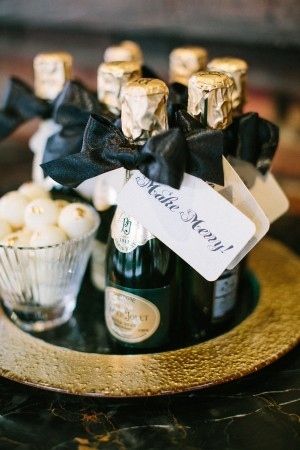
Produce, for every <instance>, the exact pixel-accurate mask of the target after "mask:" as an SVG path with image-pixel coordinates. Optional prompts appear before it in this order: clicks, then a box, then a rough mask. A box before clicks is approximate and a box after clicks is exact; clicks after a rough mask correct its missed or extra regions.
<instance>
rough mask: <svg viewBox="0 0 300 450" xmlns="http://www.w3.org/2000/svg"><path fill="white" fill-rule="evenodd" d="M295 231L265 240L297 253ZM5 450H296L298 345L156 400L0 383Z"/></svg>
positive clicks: (290, 222) (0, 447)
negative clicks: (227, 376)
mask: <svg viewBox="0 0 300 450" xmlns="http://www.w3.org/2000/svg"><path fill="white" fill-rule="evenodd" d="M287 230H290V232H289V233H286V231H287ZM299 230H300V219H299V218H296V217H294V218H293V217H285V218H283V219H281V220H279V221H278V222H277V223H276V224H275V225H274V226H273V227H272V230H271V235H272V236H273V237H276V238H278V239H280V240H282V241H283V242H285V243H286V244H287V245H289V246H290V247H292V248H293V249H294V250H296V251H298V252H299V251H300V249H299V239H298V238H299ZM95 332H96V331H95ZM11 449H18V450H48V449H49V450H50V449H57V450H58V449H60V450H63V449H80V450H88V449H109V450H121V449H122V450H123V449H137V450H143V449H146V450H152V449H153V450H160V449H161V450H169V449H180V450H193V449H199V450H200V449H201V450H219V449H220V450H253V449H255V450H269V449H270V450H299V449H300V348H297V349H295V350H293V351H292V352H291V353H289V354H288V355H287V356H285V357H284V358H282V359H281V360H279V361H277V362H276V363H275V364H273V365H272V366H269V367H268V368H266V369H264V370H261V371H260V372H258V373H256V374H254V375H251V376H249V377H247V378H244V379H241V380H239V381H235V382H232V383H228V384H226V385H224V386H220V387H217V388H211V389H207V390H203V391H198V392H193V393H190V394H181V395H176V396H165V397H157V398H146V399H133V400H130V399H123V400H122V399H121V400H116V399H114V400H108V399H93V398H84V397H75V396H70V395H62V394H57V393H53V392H46V391H42V390H38V389H34V388H29V387H27V386H22V385H19V384H17V383H14V382H11V381H8V380H4V379H1V380H0V450H11Z"/></svg>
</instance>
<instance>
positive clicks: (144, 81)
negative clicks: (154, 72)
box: [123, 78, 169, 97]
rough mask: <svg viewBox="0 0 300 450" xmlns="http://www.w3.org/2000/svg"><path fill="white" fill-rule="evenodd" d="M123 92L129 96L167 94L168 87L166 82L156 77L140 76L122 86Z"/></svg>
mask: <svg viewBox="0 0 300 450" xmlns="http://www.w3.org/2000/svg"><path fill="white" fill-rule="evenodd" d="M123 94H124V95H126V96H131V97H149V96H151V95H157V94H162V95H168V94H169V89H168V86H167V85H166V83H164V82H163V81H162V80H158V79H157V78H140V79H139V80H136V81H131V82H129V83H128V84H127V85H126V86H124V89H123Z"/></svg>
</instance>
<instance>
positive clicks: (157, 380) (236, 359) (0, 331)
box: [0, 239, 300, 397]
mask: <svg viewBox="0 0 300 450" xmlns="http://www.w3.org/2000/svg"><path fill="white" fill-rule="evenodd" d="M250 267H251V269H252V270H254V272H255V274H256V276H257V277H258V279H259V281H260V299H259V303H258V306H257V307H256V309H255V310H254V311H253V312H252V314H250V315H249V316H248V317H247V318H246V319H245V320H244V321H243V322H242V323H241V324H239V325H238V326H236V327H235V328H233V329H232V330H230V331H229V332H228V333H226V334H223V335H221V336H219V337H217V338H215V339H211V340H209V341H207V342H204V343H201V344H197V345H194V346H191V347H187V348H183V349H178V350H174V351H169V352H163V353H153V354H146V355H103V354H94V353H82V352H78V351H73V350H69V349H65V348H63V347H57V346H55V345H51V344H48V343H46V342H44V341H42V340H40V339H37V338H34V337H32V336H30V335H29V334H26V333H25V332H23V331H21V330H20V329H18V328H17V327H16V326H15V325H14V324H13V323H12V322H11V321H10V320H9V319H8V318H7V317H6V316H5V315H4V314H3V312H0V341H1V346H0V375H2V376H3V377H6V378H8V379H11V380H14V381H17V382H20V383H25V384H28V385H31V386H36V387H39V388H43V389H49V390H54V391H58V392H64V393H68V394H76V395H87V396H95V397H96V396H97V397H135V396H139V397H140V396H152V395H161V394H169V393H179V392H184V391H191V390H194V389H200V388H205V387H208V386H212V385H217V384H221V383H225V382H228V381H231V380H235V379H238V378H240V377H243V376H245V375H248V374H251V373H253V372H256V371H257V370H259V369H261V368H262V367H265V366H267V365H268V364H270V363H272V362H274V361H276V360H277V359H278V358H279V357H281V356H282V355H284V354H285V353H287V352H288V351H289V350H291V349H292V348H293V347H295V346H296V345H297V343H299V341H300V302H299V296H300V277H299V274H300V259H299V257H297V256H296V255H295V254H294V253H292V252H291V251H290V250H288V249H287V248H286V247H284V246H283V245H282V244H280V243H278V242H276V241H273V240H270V239H265V240H264V241H263V242H261V243H260V244H259V245H258V246H257V247H256V249H255V250H254V251H253V253H252V254H251V258H250Z"/></svg>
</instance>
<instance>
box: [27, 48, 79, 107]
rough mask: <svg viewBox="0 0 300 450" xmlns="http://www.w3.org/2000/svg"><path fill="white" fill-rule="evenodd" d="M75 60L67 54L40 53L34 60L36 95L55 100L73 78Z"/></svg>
mask: <svg viewBox="0 0 300 450" xmlns="http://www.w3.org/2000/svg"><path fill="white" fill-rule="evenodd" d="M72 64H73V58H72V56H71V55H70V54H69V53H66V52H55V53H40V54H38V55H37V56H36V57H35V58H34V60H33V70H34V90H35V94H36V95H37V96H38V97H39V98H42V99H44V100H54V99H55V97H56V96H57V95H58V94H59V93H60V92H61V91H62V89H63V87H64V85H65V83H66V82H67V81H68V80H70V79H71V77H72Z"/></svg>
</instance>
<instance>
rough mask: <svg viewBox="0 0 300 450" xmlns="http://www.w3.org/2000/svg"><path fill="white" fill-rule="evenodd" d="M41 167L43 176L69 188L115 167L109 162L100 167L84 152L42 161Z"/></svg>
mask: <svg viewBox="0 0 300 450" xmlns="http://www.w3.org/2000/svg"><path fill="white" fill-rule="evenodd" d="M41 167H42V169H43V171H44V174H45V176H49V177H50V178H52V179H53V180H54V181H56V182H57V183H59V184H62V185H63V186H67V187H71V188H75V187H77V186H78V185H79V184H81V183H82V182H83V181H85V180H87V179H89V178H93V177H96V176H97V175H101V174H102V173H105V172H108V171H110V170H113V169H114V168H115V167H113V166H112V165H111V164H109V163H108V164H106V165H105V164H103V165H102V166H101V167H100V166H99V164H98V163H97V161H93V159H91V158H90V155H89V153H85V152H80V153H77V154H75V155H69V156H65V157H64V158H60V159H57V160H55V161H50V162H47V163H43V164H41Z"/></svg>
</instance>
